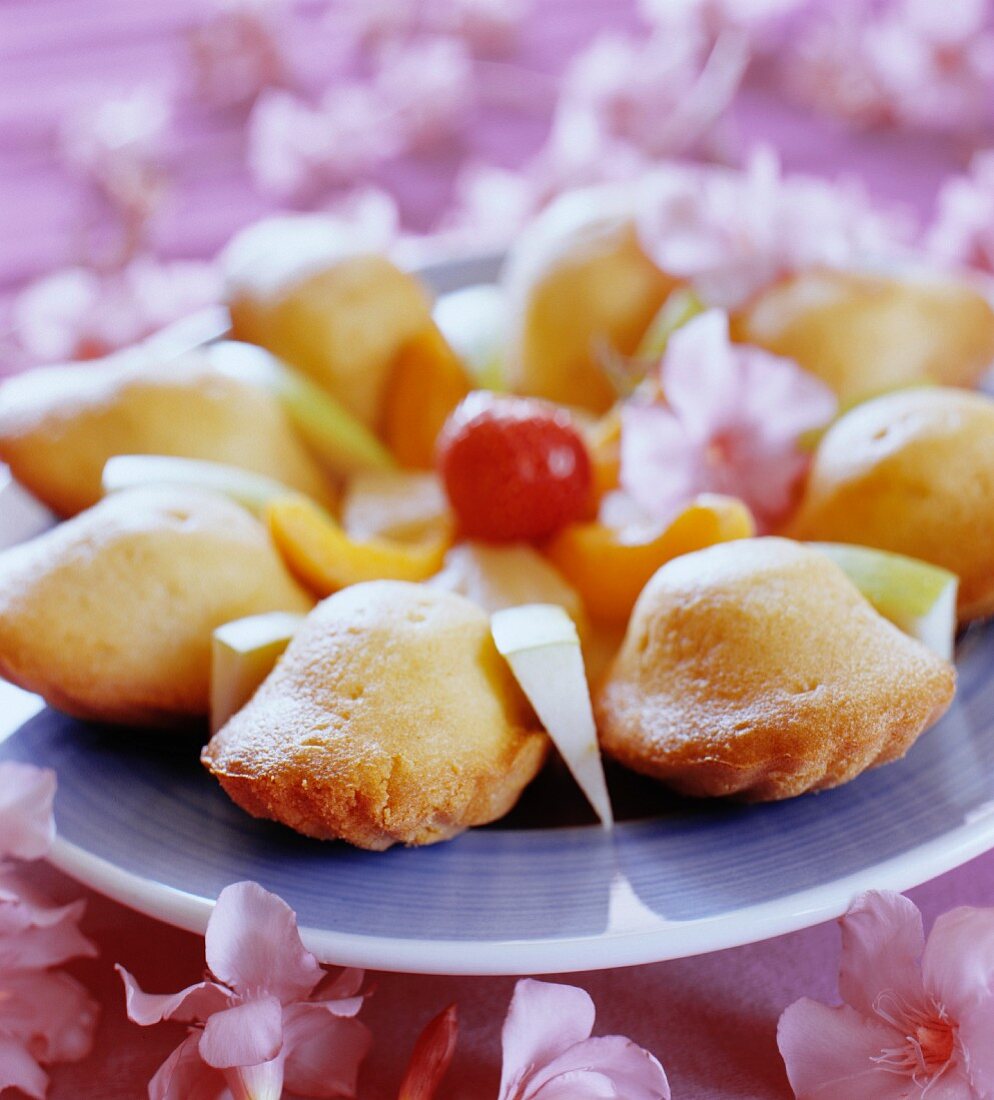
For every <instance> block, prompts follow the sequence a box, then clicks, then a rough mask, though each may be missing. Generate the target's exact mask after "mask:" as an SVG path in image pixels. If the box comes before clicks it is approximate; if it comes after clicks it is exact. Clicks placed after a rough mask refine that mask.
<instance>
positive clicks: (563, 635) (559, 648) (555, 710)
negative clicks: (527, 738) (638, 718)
mask: <svg viewBox="0 0 994 1100" xmlns="http://www.w3.org/2000/svg"><path fill="white" fill-rule="evenodd" d="M490 629H491V633H492V634H493V636H494V642H495V644H496V646H497V650H498V652H499V653H500V654H501V656H503V657H504V658H505V660H506V661H507V663H508V664H509V665H510V666H511V671H512V672H513V673H514V677H515V679H516V680H517V681H518V683H519V684H520V685H521V690H522V691H523V692H524V693H525V695H526V696H527V697H528V701H529V702H530V703H531V705H532V706H533V707H534V708H535V713H536V714H537V715H538V717H539V720H540V721H541V723H542V725H543V726H544V727H545V729H546V731H547V732H548V734H549V736H550V737H551V738H552V740H553V742H554V744H555V746H556V748H557V749H558V750H559V752H560V754H561V755H562V758H563V760H564V761H565V762H566V765H567V767H568V768H569V770H570V771H571V772H572V773H573V778H574V779H575V780H576V781H577V783H578V784H579V786H580V789H581V790H582V791H583V793H584V795H586V798H587V801H588V802H589V803H590V805H591V806H592V807H593V809H594V812H595V813H596V814H597V816H598V817H599V818H600V820H601V823H602V824H603V825H604V826H605V828H608V829H609V828H611V826H612V825H613V824H614V816H613V814H612V812H611V798H610V795H609V794H608V790H607V783H606V782H605V780H604V768H603V765H602V763H601V756H600V750H599V748H598V745H597V727H596V726H595V724H594V715H593V709H592V707H591V704H590V691H589V689H588V687H587V675H586V672H585V670H584V667H583V654H582V652H581V650H580V638H579V636H578V634H577V632H576V625H575V624H574V622H573V620H572V619H571V618H570V617H569V615H567V614H566V612H565V611H564V610H563V609H562V608H561V607H558V606H556V605H555V604H537V603H536V604H526V605H524V606H522V607H511V608H508V609H507V610H505V611H498V612H496V613H495V614H494V615H493V616H491V619H490Z"/></svg>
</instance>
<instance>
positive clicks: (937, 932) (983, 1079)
mask: <svg viewBox="0 0 994 1100" xmlns="http://www.w3.org/2000/svg"><path fill="white" fill-rule="evenodd" d="M840 924H841V927H842V963H841V967H840V972H839V992H840V994H841V995H842V999H843V1002H844V1003H843V1004H841V1005H839V1006H837V1007H834V1008H832V1007H829V1006H828V1005H823V1004H819V1003H818V1002H816V1001H812V1000H809V999H808V998H802V999H801V1000H799V1001H795V1002H794V1004H792V1005H791V1006H790V1007H789V1008H788V1009H787V1010H786V1011H785V1012H784V1014H783V1015H782V1016H781V1017H780V1025H779V1029H778V1035H777V1038H778V1043H779V1046H780V1053H781V1054H782V1055H783V1059H784V1062H785V1063H786V1066H787V1076H788V1077H789V1078H790V1083H791V1086H792V1087H793V1089H794V1094H795V1095H796V1096H797V1097H798V1100H807V1098H811V1100H814V1098H816V1097H817V1100H919V1098H925V1097H928V1098H929V1100H982V1098H984V1097H991V1096H994V1045H992V1044H991V1041H990V1038H991V1030H992V1027H994V992H992V990H994V909H972V908H966V907H964V908H960V909H953V910H952V911H951V912H948V913H945V914H943V916H941V917H939V919H938V920H937V921H936V922H935V926H934V927H933V929H932V932H931V934H930V935H929V937H928V941H927V942H925V939H924V935H923V931H922V919H921V914H920V913H919V912H918V910H917V908H916V907H915V906H914V905H913V904H912V902H910V901H908V899H907V898H904V897H901V895H900V894H893V893H889V892H878V891H870V892H868V893H866V894H862V895H861V896H860V897H858V898H857V899H856V900H855V901H854V902H853V904H852V906H851V907H850V908H849V911H848V913H847V914H846V915H845V916H844V917H843V918H842V920H841V922H840ZM919 960H920V961H919Z"/></svg>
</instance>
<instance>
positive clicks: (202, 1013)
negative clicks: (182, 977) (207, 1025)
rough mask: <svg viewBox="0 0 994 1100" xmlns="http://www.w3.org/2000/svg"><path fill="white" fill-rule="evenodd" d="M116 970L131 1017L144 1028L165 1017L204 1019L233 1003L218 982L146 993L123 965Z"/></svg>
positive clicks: (182, 1019) (188, 1021) (171, 1018)
mask: <svg viewBox="0 0 994 1100" xmlns="http://www.w3.org/2000/svg"><path fill="white" fill-rule="evenodd" d="M114 969H115V970H116V971H117V972H118V974H120V975H121V978H122V980H123V981H124V996H125V1004H126V1006H127V1012H128V1019H129V1020H131V1021H132V1022H133V1023H136V1024H140V1025H141V1026H142V1027H150V1026H151V1025H152V1024H157V1023H160V1022H161V1021H162V1020H179V1021H181V1022H182V1023H193V1022H194V1021H199V1022H203V1021H204V1020H206V1019H207V1017H208V1016H210V1015H211V1013H213V1012H221V1011H223V1010H224V1009H225V1008H227V1007H228V1006H229V1005H230V1004H231V995H230V994H229V993H228V992H227V991H226V990H224V989H222V988H221V987H220V986H219V985H218V984H217V983H216V982H198V983H197V984H196V985H191V986H188V987H187V988H186V989H183V990H180V992H179V993H145V992H143V991H142V989H141V988H140V987H139V985H138V982H137V981H136V980H135V979H134V977H132V975H131V974H129V973H128V971H127V970H125V969H124V967H123V966H120V965H117V966H115V968H114Z"/></svg>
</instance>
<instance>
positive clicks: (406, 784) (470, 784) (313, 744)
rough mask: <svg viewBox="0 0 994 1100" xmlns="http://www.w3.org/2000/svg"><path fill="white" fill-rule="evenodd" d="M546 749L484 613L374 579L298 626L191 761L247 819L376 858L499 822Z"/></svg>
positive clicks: (414, 587) (450, 597)
mask: <svg viewBox="0 0 994 1100" xmlns="http://www.w3.org/2000/svg"><path fill="white" fill-rule="evenodd" d="M547 747H548V738H547V737H546V736H545V734H544V733H542V732H540V730H539V728H538V723H537V720H536V719H535V717H534V715H533V714H532V713H531V710H530V708H529V706H528V704H527V702H526V701H525V698H524V696H523V695H522V694H521V692H520V691H519V689H518V687H517V685H516V684H515V682H514V679H513V677H512V675H511V672H510V670H509V668H508V667H507V665H506V664H505V663H504V661H503V659H502V658H501V657H500V655H499V654H498V653H497V650H496V648H495V647H494V643H493V640H492V638H491V636H490V620H489V617H488V616H487V615H486V614H484V612H483V611H481V610H480V609H479V608H478V607H477V606H476V605H475V604H472V603H470V601H469V600H467V599H464V598H463V597H462V596H457V595H455V594H453V593H449V592H438V591H433V590H432V589H430V588H427V587H425V586H424V585H418V584H408V583H405V582H401V581H372V582H369V583H366V584H357V585H354V586H353V587H351V588H346V589H344V590H343V591H341V592H338V593H336V594H335V595H334V596H331V597H329V598H328V599H327V600H325V601H324V602H323V603H321V604H320V605H319V606H318V607H317V608H316V609H315V610H314V611H313V612H312V613H311V615H310V616H308V618H307V620H306V622H305V623H304V625H303V626H302V627H301V629H300V631H299V632H298V633H297V635H296V636H295V637H294V639H293V641H292V642H291V643H290V646H289V648H288V649H287V651H286V653H285V654H284V655H283V657H282V658H281V659H280V662H279V664H278V665H277V666H276V668H275V670H274V671H273V672H272V674H271V675H270V676H269V678H268V679H267V680H266V681H265V682H264V683H263V685H262V687H260V688H259V690H258V691H257V692H256V694H255V696H254V697H253V698H252V700H251V701H250V702H249V703H248V705H247V706H245V707H244V708H243V709H242V710H241V711H239V712H238V714H236V715H235V716H234V717H233V718H232V719H231V720H230V721H229V722H228V724H227V725H226V726H224V727H223V728H222V729H221V730H220V732H219V733H217V734H216V735H215V736H214V738H213V739H212V740H211V742H210V744H209V745H208V746H207V748H206V749H205V750H204V755H203V761H204V764H205V765H206V766H207V767H208V768H209V769H210V770H211V772H212V773H213V774H214V775H215V776H217V778H218V779H219V780H220V782H221V785H222V786H223V787H224V789H225V790H226V791H227V792H228V794H229V795H230V796H231V798H232V799H233V800H234V801H235V802H237V803H238V805H239V806H241V807H242V808H243V809H245V810H247V811H248V812H249V813H250V814H253V815H254V816H256V817H267V818H273V819H275V820H276V821H281V822H283V823H284V824H285V825H289V826H290V827H291V828H293V829H296V830H297V831H298V832H301V833H306V834H307V835H309V836H316V837H341V838H342V839H344V840H347V841H349V842H350V843H352V844H356V845H358V846H359V847H361V848H373V849H383V848H388V847H390V845H391V844H396V843H398V842H399V843H403V844H433V843H434V842H435V841H438V840H445V839H447V838H449V837H451V836H454V835H455V834H456V833H460V832H462V831H463V830H464V829H467V828H469V826H471V825H481V824H483V823H485V822H487V821H494V820H496V819H497V818H499V817H502V816H503V815H504V814H506V813H507V812H508V810H510V808H511V807H512V806H513V805H514V803H515V802H516V801H517V798H518V795H519V794H520V793H521V791H522V789H523V788H524V787H525V785H526V784H527V783H528V782H529V781H530V780H531V779H532V778H533V777H534V775H535V773H536V772H537V771H538V769H539V768H540V767H541V764H542V761H543V760H544V758H545V753H546V750H547Z"/></svg>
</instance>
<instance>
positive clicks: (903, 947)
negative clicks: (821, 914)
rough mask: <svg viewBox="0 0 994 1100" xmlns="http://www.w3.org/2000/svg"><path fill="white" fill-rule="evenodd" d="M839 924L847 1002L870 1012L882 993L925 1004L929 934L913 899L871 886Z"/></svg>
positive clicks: (889, 998) (843, 991) (842, 991)
mask: <svg viewBox="0 0 994 1100" xmlns="http://www.w3.org/2000/svg"><path fill="white" fill-rule="evenodd" d="M839 924H840V926H841V928H842V962H841V965H840V968H839V993H840V994H841V996H842V999H843V1000H844V1001H845V1002H846V1003H847V1004H850V1005H852V1007H853V1008H855V1009H856V1010H857V1011H858V1012H860V1013H862V1014H863V1015H864V1016H871V1015H873V1014H874V1012H875V1011H876V1009H877V1007H878V1006H879V1005H880V1004H881V1001H880V1000H879V999H880V998H881V997H884V998H885V999H886V1001H890V1002H891V1003H898V1002H899V1003H903V1004H907V1005H915V1004H919V1003H920V1002H921V1000H922V996H923V989H922V980H921V971H920V968H919V959H920V958H921V953H922V946H923V942H924V935H923V932H922V916H921V913H919V912H918V909H917V907H916V906H915V904H914V903H913V902H911V901H909V900H908V899H907V898H906V897H903V896H902V895H901V894H895V893H893V892H892V891H889V890H888V891H879V890H868V891H867V892H866V893H865V894H860V896H859V897H858V898H856V900H855V901H854V902H853V903H852V905H851V906H850V907H849V910H848V912H847V913H846V915H845V916H844V917H843V918H842V919H841V920H840V922H839ZM884 1007H886V1005H884Z"/></svg>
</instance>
